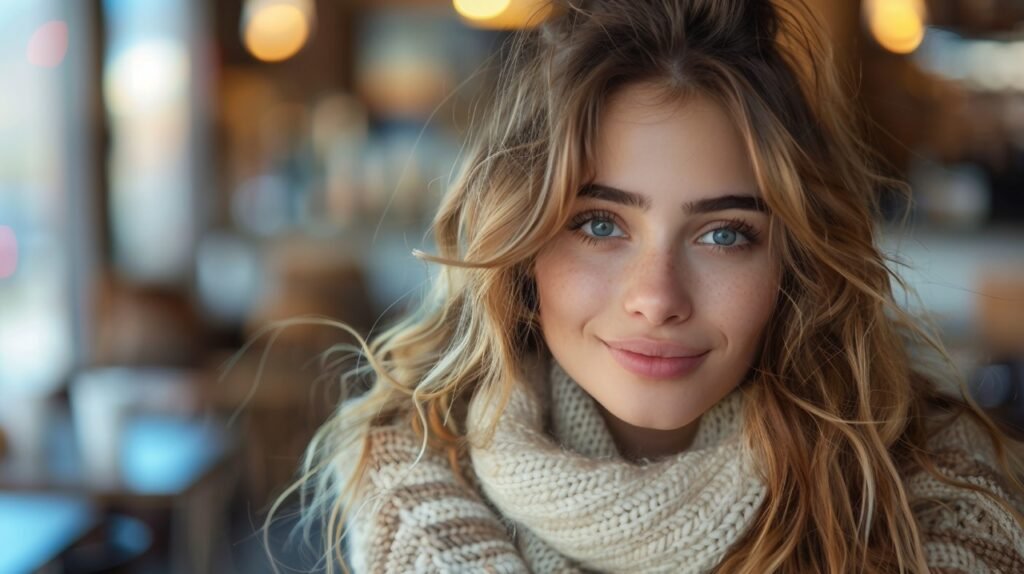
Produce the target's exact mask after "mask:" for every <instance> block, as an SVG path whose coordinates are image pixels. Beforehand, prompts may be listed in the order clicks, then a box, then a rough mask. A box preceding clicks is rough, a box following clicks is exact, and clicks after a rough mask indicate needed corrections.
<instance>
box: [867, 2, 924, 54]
mask: <svg viewBox="0 0 1024 574" xmlns="http://www.w3.org/2000/svg"><path fill="white" fill-rule="evenodd" d="M864 15H865V18H866V19H867V24H868V29H869V30H871V35H872V36H874V38H875V40H876V41H877V42H878V43H879V45H881V46H882V47H883V48H885V49H886V50H889V51H890V52H893V53H896V54H909V53H911V52H913V51H914V50H916V49H917V47H918V46H920V45H921V41H922V40H924V33H925V21H924V20H925V7H924V2H923V1H922V0H866V1H865V2H864Z"/></svg>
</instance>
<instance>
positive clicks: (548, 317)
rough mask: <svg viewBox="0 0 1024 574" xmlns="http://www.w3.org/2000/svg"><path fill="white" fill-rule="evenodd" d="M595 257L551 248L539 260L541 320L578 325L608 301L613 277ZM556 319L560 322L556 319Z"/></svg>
mask: <svg viewBox="0 0 1024 574" xmlns="http://www.w3.org/2000/svg"><path fill="white" fill-rule="evenodd" d="M603 267H604V266H603V265H601V263H600V261H599V260H597V259H594V258H586V257H582V258H581V257H577V256H572V255H571V254H570V253H566V251H565V250H563V251H561V252H557V251H556V252H552V253H549V254H547V255H546V257H545V258H543V259H541V260H538V261H537V266H536V279H537V291H538V296H539V301H540V319H541V323H542V324H544V325H545V327H547V328H556V329H558V328H566V327H570V325H569V324H567V323H575V324H576V326H579V325H580V324H582V323H583V322H585V321H586V320H587V318H588V317H592V316H593V315H594V314H595V313H596V312H597V311H598V310H600V309H601V308H602V307H603V306H604V303H606V302H607V299H608V292H609V289H610V288H611V285H612V283H611V281H610V280H609V278H608V273H607V271H606V270H604V269H603ZM556 321H557V323H556Z"/></svg>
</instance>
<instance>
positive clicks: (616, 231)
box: [569, 211, 626, 239]
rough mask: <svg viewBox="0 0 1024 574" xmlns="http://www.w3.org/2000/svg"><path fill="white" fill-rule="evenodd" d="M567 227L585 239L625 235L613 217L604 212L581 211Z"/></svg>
mask: <svg viewBox="0 0 1024 574" xmlns="http://www.w3.org/2000/svg"><path fill="white" fill-rule="evenodd" d="M569 227H570V229H574V230H576V231H577V232H579V233H581V234H582V236H583V237H584V238H587V239H610V238H613V237H625V236H626V234H625V232H624V231H623V230H622V229H621V228H620V227H619V225H618V224H617V223H615V217H614V216H612V215H610V214H606V213H605V212H597V211H591V212H586V213H581V214H579V215H577V216H576V217H575V218H574V219H573V221H572V224H571V225H570V226H569Z"/></svg>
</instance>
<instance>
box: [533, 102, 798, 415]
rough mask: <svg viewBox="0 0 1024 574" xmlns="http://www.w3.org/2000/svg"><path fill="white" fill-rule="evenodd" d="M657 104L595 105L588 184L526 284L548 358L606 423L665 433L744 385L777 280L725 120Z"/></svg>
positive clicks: (735, 137) (706, 107)
mask: <svg viewBox="0 0 1024 574" xmlns="http://www.w3.org/2000/svg"><path fill="white" fill-rule="evenodd" d="M658 96H659V93H657V92H656V91H654V89H652V88H651V87H648V86H644V85H636V86H632V87H627V88H625V89H623V90H622V91H620V92H619V93H617V95H616V96H614V97H612V99H611V100H610V101H609V102H608V105H607V106H606V108H605V112H604V115H603V117H602V118H601V124H600V133H599V134H598V150H597V163H596V167H595V170H596V177H595V178H594V183H593V184H592V185H590V186H587V187H585V188H584V189H582V190H580V191H579V193H578V194H577V196H576V199H575V203H574V206H573V210H572V213H573V215H572V217H571V219H570V224H569V225H568V227H567V228H566V229H565V230H564V231H562V232H561V233H560V234H559V236H558V237H557V238H555V239H554V240H553V241H552V242H551V243H550V244H549V245H547V246H546V247H545V249H544V250H542V252H541V253H540V254H539V255H538V258H537V261H536V267H535V278H536V283H537V294H538V297H539V302H540V311H539V313H540V315H539V318H540V325H541V329H542V331H543V334H544V338H545V340H546V342H547V345H548V347H549V349H550V350H551V353H552V354H553V356H554V358H555V359H556V360H557V361H558V363H559V364H560V365H561V366H562V367H563V368H564V369H565V371H566V372H567V373H568V374H569V375H570V376H571V377H572V378H573V379H574V380H575V381H577V382H578V383H579V384H580V386H581V387H583V388H584V389H585V390H586V391H587V392H588V393H589V394H590V395H591V396H593V397H594V399H596V400H597V402H598V403H599V404H600V405H601V407H602V410H603V411H604V414H605V416H606V418H607V417H608V416H609V415H610V416H611V420H610V421H609V422H610V423H615V422H617V423H625V424H626V425H629V426H631V427H640V428H643V429H658V430H673V429H681V428H682V427H685V426H687V425H689V424H690V423H692V422H694V421H696V420H697V419H698V418H699V417H700V415H701V414H703V413H704V412H705V411H707V410H708V409H709V408H710V407H711V406H712V405H714V404H715V403H716V402H718V401H719V400H720V399H722V398H723V397H724V396H726V395H727V394H729V392H730V391H732V390H733V389H734V388H735V387H736V386H737V385H738V384H739V383H740V382H741V381H742V380H743V379H744V377H745V376H746V375H747V373H748V371H749V369H750V368H751V366H752V363H753V361H754V360H755V357H756V355H757V353H758V351H759V348H760V342H761V335H762V332H763V331H764V327H765V324H766V323H767V321H768V319H769V317H770V315H771V314H772V310H773V308H774V304H775V300H776V295H777V293H778V284H779V271H778V265H777V263H776V261H775V259H774V258H773V256H772V254H771V253H770V251H769V249H768V245H767V241H766V238H767V236H768V222H769V215H768V214H767V213H766V212H765V208H764V207H763V205H764V204H763V203H762V201H761V193H760V191H759V189H758V185H757V181H756V179H755V177H754V171H753V168H752V166H751V162H750V158H749V156H748V154H747V151H746V148H745V146H744V143H743V140H742V138H741V136H740V134H739V132H738V130H737V129H736V127H735V126H734V125H733V123H732V122H731V121H730V119H729V116H728V115H727V113H726V111H725V110H724V109H723V108H722V107H721V106H719V105H718V104H717V103H715V102H713V101H712V100H710V99H708V98H706V97H703V96H693V97H690V98H687V99H686V100H684V101H683V102H682V103H678V102H673V103H668V104H666V103H663V100H660V101H659V99H658Z"/></svg>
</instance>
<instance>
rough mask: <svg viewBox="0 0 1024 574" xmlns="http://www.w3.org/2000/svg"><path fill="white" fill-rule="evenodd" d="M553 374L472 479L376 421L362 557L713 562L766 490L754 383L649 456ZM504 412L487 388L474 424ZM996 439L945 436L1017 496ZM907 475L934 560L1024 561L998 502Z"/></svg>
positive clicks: (963, 458) (367, 566) (403, 432)
mask: <svg viewBox="0 0 1024 574" xmlns="http://www.w3.org/2000/svg"><path fill="white" fill-rule="evenodd" d="M548 380H549V381H550V384H549V385H544V387H543V388H544V389H548V391H547V392H544V391H542V390H539V389H541V387H533V388H531V387H530V386H528V385H524V386H523V387H522V388H518V389H517V390H516V391H514V392H513V396H512V399H511V400H510V402H509V404H508V406H507V407H506V410H505V411H503V412H502V414H501V417H500V419H499V423H498V428H497V431H496V433H495V435H494V440H493V442H491V443H490V444H489V445H488V446H487V448H473V449H470V455H471V456H470V460H467V461H465V462H466V463H467V468H468V469H469V471H470V472H469V474H470V478H469V481H468V482H464V481H462V480H460V479H459V478H457V477H456V476H455V474H454V473H453V471H452V469H451V466H450V464H449V462H448V460H447V459H446V458H445V457H443V456H441V455H438V454H436V453H433V452H432V451H426V452H424V453H422V456H421V452H420V451H421V440H420V439H419V438H418V437H417V436H416V435H415V434H414V433H413V432H412V431H411V430H410V429H409V427H408V425H400V424H394V425H390V426H381V427H375V428H373V429H372V430H371V431H370V434H369V437H368V439H369V440H368V441H367V443H366V446H367V448H369V449H370V450H369V453H368V455H369V457H370V466H369V470H368V474H367V476H366V479H367V482H366V485H367V492H368V495H367V496H366V497H365V498H364V499H363V503H362V504H361V505H359V508H357V509H354V512H353V515H352V518H351V519H350V521H349V524H348V526H349V530H348V535H347V536H348V538H347V546H348V553H349V559H350V562H351V565H352V569H353V571H354V572H356V573H363V572H374V573H377V572H383V573H406V572H508V573H526V572H536V573H548V572H568V573H573V572H673V573H679V572H683V573H686V572H693V573H696V572H709V571H712V570H713V569H714V567H715V565H716V564H717V563H718V562H719V561H720V560H721V558H722V557H723V556H724V555H725V554H726V552H727V551H728V549H729V546H730V545H731V544H732V543H733V542H735V541H736V540H737V539H738V538H739V537H740V536H741V535H742V534H743V532H744V531H745V529H746V528H747V526H748V525H749V524H750V522H751V521H752V519H753V518H754V517H755V516H756V512H757V509H758V508H759V506H760V503H761V502H762V501H763V498H764V494H765V488H764V485H763V484H761V483H760V481H759V480H758V479H757V478H756V476H755V473H754V472H752V470H751V468H752V467H751V463H750V456H749V454H748V453H746V452H745V449H743V448H741V447H740V441H739V440H738V437H739V435H740V433H739V430H740V424H741V421H740V417H739V413H740V408H741V401H742V399H741V394H740V393H738V392H737V393H733V394H731V395H729V396H728V397H726V399H723V400H722V401H721V402H720V403H719V404H718V405H716V406H715V407H713V408H712V409H711V410H710V411H708V412H707V413H705V415H704V416H703V417H702V419H701V424H700V427H699V430H698V433H697V436H696V438H695V440H694V443H693V445H692V446H691V448H690V449H688V450H687V451H686V452H685V453H681V454H680V455H677V456H675V457H669V458H667V459H666V460H659V461H654V462H648V463H645V464H640V465H636V464H631V463H628V462H626V461H624V460H622V459H621V458H619V456H618V454H617V451H616V449H615V445H614V442H613V441H612V437H611V435H610V434H609V433H608V430H607V428H606V427H605V425H604V422H603V420H602V418H601V416H600V413H599V412H598V410H597V408H596V405H595V404H594V402H593V400H592V399H591V398H590V397H589V396H588V395H587V394H586V393H585V392H584V391H583V390H582V389H580V388H579V386H578V385H576V383H575V382H573V381H572V380H571V379H569V377H568V376H567V375H565V373H564V371H562V370H561V369H560V368H558V366H557V365H555V366H554V367H553V368H552V369H551V374H550V377H549V378H548ZM495 413H496V411H495V410H493V408H491V407H487V406H481V405H477V404H473V405H471V408H470V413H469V419H468V424H469V425H470V428H472V427H473V425H476V424H482V422H483V421H486V420H488V417H491V416H494V415H495ZM990 445H991V443H990V441H988V439H987V438H986V437H985V436H984V435H983V431H982V430H981V429H980V428H978V427H977V426H976V425H975V424H974V423H972V422H970V421H969V420H968V418H967V417H966V416H961V417H959V418H958V419H956V421H955V422H954V423H953V424H951V425H949V426H947V427H945V428H944V429H942V430H941V431H940V432H939V433H937V434H936V435H935V436H934V437H933V439H932V446H933V447H934V448H935V449H936V452H937V453H938V454H937V456H936V458H935V463H936V464H937V465H938V468H939V469H940V471H941V472H943V473H944V474H946V475H948V476H952V477H955V478H958V479H961V480H966V481H967V482H970V483H972V484H976V485H979V486H985V487H987V488H989V489H991V490H993V491H994V492H996V493H997V494H999V495H1000V496H1002V497H1003V498H1004V499H1007V500H1010V499H1011V497H1010V495H1009V494H1008V492H1007V489H1006V488H1005V486H1004V482H1003V480H1002V479H1001V478H1000V477H999V475H998V473H997V472H996V471H995V470H994V468H993V461H994V460H995V456H994V453H993V451H992V449H991V448H990ZM350 454H353V455H354V454H356V453H350ZM345 460H355V457H354V456H350V457H345ZM413 461H417V462H416V464H415V465H412V462H413ZM906 484H907V487H908V491H909V493H910V495H911V497H912V500H913V501H914V502H913V504H914V508H915V512H916V514H917V516H918V518H919V523H920V525H921V528H922V533H923V536H924V540H925V551H926V555H927V560H928V564H929V567H930V568H932V571H933V572H942V573H954V572H957V573H960V572H963V573H971V574H974V573H986V572H1004V573H1011V572H1012V573H1024V532H1022V531H1021V529H1020V528H1019V527H1018V526H1017V525H1016V523H1015V521H1014V519H1013V517H1012V516H1011V515H1010V514H1008V513H1007V512H1005V511H1004V510H1003V509H1002V508H1001V507H1000V506H999V505H997V504H995V503H993V502H992V501H991V500H990V499H989V498H988V497H986V496H984V495H982V494H979V493H975V492H971V491H968V490H965V489H953V488H950V487H948V486H946V485H944V484H942V483H941V482H939V481H937V480H936V479H934V478H932V477H931V476H930V475H926V474H923V473H922V474H917V475H914V476H912V477H910V478H908V479H907V481H906ZM1018 508H1020V505H1018Z"/></svg>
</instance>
